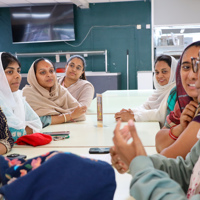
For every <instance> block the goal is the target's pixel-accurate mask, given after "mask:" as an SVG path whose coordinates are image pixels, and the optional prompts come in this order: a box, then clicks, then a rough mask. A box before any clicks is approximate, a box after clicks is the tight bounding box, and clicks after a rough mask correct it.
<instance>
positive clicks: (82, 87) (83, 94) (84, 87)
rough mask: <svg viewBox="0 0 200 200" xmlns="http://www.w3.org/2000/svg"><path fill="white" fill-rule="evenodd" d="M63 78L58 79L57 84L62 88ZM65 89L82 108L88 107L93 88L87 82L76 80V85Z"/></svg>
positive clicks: (92, 95)
mask: <svg viewBox="0 0 200 200" xmlns="http://www.w3.org/2000/svg"><path fill="white" fill-rule="evenodd" d="M64 78H65V77H59V78H58V82H59V84H61V85H62V86H64ZM64 87H65V86H64ZM67 89H68V91H69V92H70V93H71V95H72V96H73V97H74V98H75V99H76V100H77V101H78V102H79V103H80V104H81V105H82V106H87V108H88V107H89V106H90V104H91V102H92V99H93V97H94V86H93V85H92V84H91V83H90V82H89V81H87V80H82V79H78V81H77V82H76V83H74V84H72V85H70V86H69V87H67Z"/></svg>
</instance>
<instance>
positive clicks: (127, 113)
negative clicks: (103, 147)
mask: <svg viewBox="0 0 200 200" xmlns="http://www.w3.org/2000/svg"><path fill="white" fill-rule="evenodd" d="M119 119H120V120H121V121H122V122H127V121H128V120H129V119H132V120H135V119H134V114H133V111H132V110H131V109H129V110H125V109H122V110H121V111H120V112H117V113H116V114H115V120H116V121H118V120H119Z"/></svg>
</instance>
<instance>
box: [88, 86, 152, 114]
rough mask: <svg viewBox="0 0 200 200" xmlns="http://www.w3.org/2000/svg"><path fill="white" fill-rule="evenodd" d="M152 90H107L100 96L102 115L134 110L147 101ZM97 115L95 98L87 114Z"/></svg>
mask: <svg viewBox="0 0 200 200" xmlns="http://www.w3.org/2000/svg"><path fill="white" fill-rule="evenodd" d="M153 92H154V90H108V91H106V92H104V93H103V94H102V99H103V113H104V114H115V113H116V112H119V111H120V110H121V109H122V108H125V109H128V108H136V107H138V106H140V105H142V104H143V103H145V102H146V101H147V99H148V98H149V97H150V96H151V94H152V93H153ZM96 113H97V101H96V98H94V99H93V100H92V103H91V105H90V107H89V108H88V109H87V114H88V115H91V114H96Z"/></svg>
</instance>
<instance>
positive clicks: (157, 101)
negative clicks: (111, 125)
mask: <svg viewBox="0 0 200 200" xmlns="http://www.w3.org/2000/svg"><path fill="white" fill-rule="evenodd" d="M176 67H177V61H176V60H175V58H173V57H171V73H170V79H169V82H168V84H166V85H164V86H161V85H160V84H159V83H158V82H157V80H156V78H155V75H154V84H155V88H156V90H155V91H154V93H153V94H152V95H151V96H150V97H149V98H148V100H147V101H146V102H145V103H144V104H143V105H141V106H139V107H137V108H135V109H133V112H134V118H135V121H159V122H160V124H161V127H163V125H164V122H165V117H166V112H167V99H168V97H169V93H170V91H171V89H172V88H173V87H175V86H176V83H175V74H176V73H175V72H176Z"/></svg>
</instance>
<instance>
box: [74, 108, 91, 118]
mask: <svg viewBox="0 0 200 200" xmlns="http://www.w3.org/2000/svg"><path fill="white" fill-rule="evenodd" d="M86 111H87V107H86V106H77V107H76V108H75V109H74V110H73V111H72V113H71V118H72V119H76V118H78V117H79V116H81V115H83V114H85V113H86Z"/></svg>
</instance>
